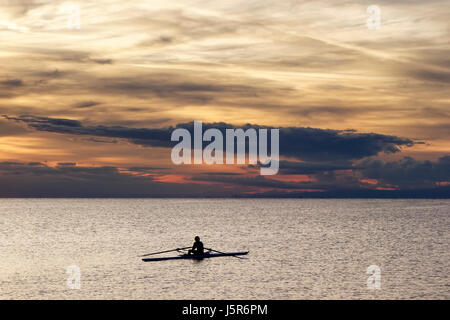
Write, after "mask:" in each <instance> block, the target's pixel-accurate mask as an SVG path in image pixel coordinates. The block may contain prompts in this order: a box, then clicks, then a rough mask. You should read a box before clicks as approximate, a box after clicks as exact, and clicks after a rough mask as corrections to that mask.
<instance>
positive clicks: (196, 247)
mask: <svg viewBox="0 0 450 320" xmlns="http://www.w3.org/2000/svg"><path fill="white" fill-rule="evenodd" d="M203 251H204V248H203V242H201V241H200V237H199V236H196V237H195V242H194V244H193V245H192V249H191V250H189V251H188V254H193V255H202V254H204V252H203Z"/></svg>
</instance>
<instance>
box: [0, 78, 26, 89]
mask: <svg viewBox="0 0 450 320" xmlns="http://www.w3.org/2000/svg"><path fill="white" fill-rule="evenodd" d="M23 85H24V83H23V81H22V80H21V79H11V80H2V81H0V86H3V87H22V86H23Z"/></svg>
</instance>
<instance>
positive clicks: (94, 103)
mask: <svg viewBox="0 0 450 320" xmlns="http://www.w3.org/2000/svg"><path fill="white" fill-rule="evenodd" d="M100 103H101V102H97V101H81V102H78V103H76V104H75V105H74V107H75V108H77V109H85V108H90V107H94V106H97V105H99V104H100Z"/></svg>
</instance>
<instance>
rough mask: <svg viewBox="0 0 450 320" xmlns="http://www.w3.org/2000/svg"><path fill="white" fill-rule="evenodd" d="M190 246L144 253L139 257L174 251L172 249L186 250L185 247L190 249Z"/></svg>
mask: <svg viewBox="0 0 450 320" xmlns="http://www.w3.org/2000/svg"><path fill="white" fill-rule="evenodd" d="M189 248H190V247H185V248H176V249H172V250H166V251H159V252H152V253H147V254H144V255H142V256H139V257H146V256H152V255H154V254H160V253H166V252H172V251H178V250H185V249H189Z"/></svg>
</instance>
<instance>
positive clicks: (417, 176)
mask: <svg viewBox="0 0 450 320" xmlns="http://www.w3.org/2000/svg"><path fill="white" fill-rule="evenodd" d="M361 167H363V169H362V170H361V173H362V175H363V177H364V178H367V179H376V180H377V181H378V182H379V183H380V184H381V185H382V186H383V185H384V186H395V187H398V188H400V189H403V190H405V189H406V190H408V189H418V188H434V187H436V186H437V184H438V183H439V182H450V156H444V157H441V158H439V159H438V160H437V161H435V162H434V161H429V160H426V161H419V160H415V159H413V158H411V157H404V158H403V159H401V160H398V161H391V162H382V161H380V160H373V159H368V160H365V161H363V162H362V163H361Z"/></svg>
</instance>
